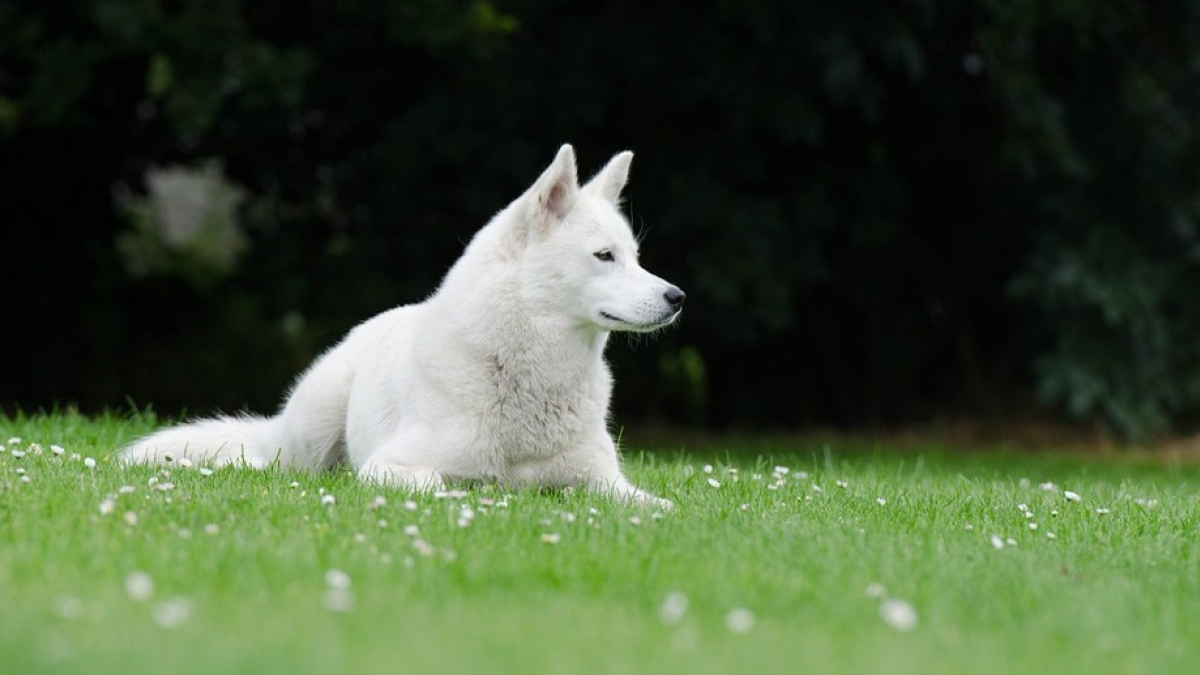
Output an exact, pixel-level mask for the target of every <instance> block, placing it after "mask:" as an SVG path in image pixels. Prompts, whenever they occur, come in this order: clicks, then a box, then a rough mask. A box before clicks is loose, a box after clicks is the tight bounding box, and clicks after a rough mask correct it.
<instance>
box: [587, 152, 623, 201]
mask: <svg viewBox="0 0 1200 675" xmlns="http://www.w3.org/2000/svg"><path fill="white" fill-rule="evenodd" d="M632 161H633V153H632V152H630V151H628V150H626V151H625V152H618V153H617V154H615V155H613V158H612V159H610V160H608V164H605V165H604V168H603V169H600V172H599V173H597V174H596V175H595V177H593V178H592V179H591V180H590V181H588V184H587V185H585V186H583V190H584V192H586V193H587V194H589V195H592V196H594V197H601V198H603V199H606V200H608V201H609V202H610V203H612V205H613V206H617V207H619V206H620V205H621V190H624V189H625V183H626V182H628V181H629V164H630V162H632Z"/></svg>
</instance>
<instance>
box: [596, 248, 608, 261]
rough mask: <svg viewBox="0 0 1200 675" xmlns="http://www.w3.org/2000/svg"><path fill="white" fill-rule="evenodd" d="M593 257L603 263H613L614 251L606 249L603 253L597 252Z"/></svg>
mask: <svg viewBox="0 0 1200 675" xmlns="http://www.w3.org/2000/svg"><path fill="white" fill-rule="evenodd" d="M592 255H594V256H596V260H599V261H601V262H612V261H613V254H612V251H610V250H608V249H604V250H603V251H596V252H595V253H593V254H592Z"/></svg>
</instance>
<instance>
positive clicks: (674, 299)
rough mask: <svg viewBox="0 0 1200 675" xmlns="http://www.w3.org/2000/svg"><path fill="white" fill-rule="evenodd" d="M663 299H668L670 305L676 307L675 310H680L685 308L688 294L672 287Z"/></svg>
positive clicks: (664, 294)
mask: <svg viewBox="0 0 1200 675" xmlns="http://www.w3.org/2000/svg"><path fill="white" fill-rule="evenodd" d="M663 297H664V298H666V300H667V304H668V305H670V306H671V307H674V308H675V309H679V308H680V307H682V306H683V301H684V299H685V298H687V293H684V292H683V291H681V290H679V289H678V288H676V287H674V286H672V287H670V288H668V289H667V292H666V293H663Z"/></svg>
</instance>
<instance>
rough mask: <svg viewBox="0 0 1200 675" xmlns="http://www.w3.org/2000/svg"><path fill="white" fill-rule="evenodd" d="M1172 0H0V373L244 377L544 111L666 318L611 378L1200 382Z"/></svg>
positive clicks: (469, 206) (1162, 422)
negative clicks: (1, 301) (595, 185)
mask: <svg viewBox="0 0 1200 675" xmlns="http://www.w3.org/2000/svg"><path fill="white" fill-rule="evenodd" d="M1198 122H1200V3H1197V2H1183V1H1170V0H1168V1H1164V2H1155V3H1145V2H1138V1H1136V0H1117V1H1114V2H1104V3H1092V2H1074V1H1068V2H1054V3H1046V2H1036V1H1034V0H971V1H957V0H956V1H950V0H907V1H903V0H902V1H897V2H889V3H880V2H860V1H857V0H851V1H850V2H843V3H798V2H791V1H788V0H756V1H754V2H745V1H737V2H734V1H732V0H716V1H714V2H709V3H700V4H697V3H687V2H661V3H644V2H634V1H632V0H615V1H609V2H592V3H586V4H582V3H560V2H548V1H546V0H518V1H513V2H499V1H496V2H490V1H486V0H475V1H472V2H448V1H438V0H369V1H368V0H336V1H334V0H308V1H306V2H279V1H277V0H255V1H253V2H251V1H249V0H60V1H58V2H53V3H46V2H41V1H38V0H6V1H5V2H4V3H0V162H2V166H3V167H4V169H5V173H6V174H7V175H6V177H5V179H4V180H3V182H2V183H0V195H2V196H3V201H4V204H5V208H4V211H3V213H2V215H0V221H2V222H3V232H4V235H3V236H4V239H5V241H6V245H5V246H4V256H3V257H4V269H5V271H6V274H5V277H6V279H7V284H6V286H7V288H9V292H8V293H7V294H6V304H7V306H8V307H9V311H8V312H7V319H5V320H4V321H3V323H4V324H5V325H3V326H2V327H0V336H2V337H0V340H3V343H2V344H3V348H2V350H0V407H4V408H6V409H13V408H18V407H20V408H25V409H30V408H36V407H47V406H52V405H55V404H65V403H77V404H79V405H80V406H82V407H84V408H86V409H94V408H103V407H121V406H124V405H126V402H127V401H132V402H133V403H134V404H136V405H145V404H153V405H154V406H155V407H156V408H157V409H159V410H160V411H165V412H177V411H179V410H181V409H183V408H186V409H187V410H189V411H190V412H193V413H197V412H207V411H209V410H211V409H213V408H224V409H234V408H239V407H242V406H249V407H251V408H254V409H258V410H266V409H270V408H272V407H273V406H274V405H275V404H276V403H277V402H278V400H279V397H280V393H281V392H282V391H283V390H284V388H285V387H286V385H287V383H288V381H289V380H290V379H291V378H292V377H293V376H294V375H295V374H296V373H297V372H299V371H300V370H301V369H303V368H304V367H305V366H306V365H307V364H308V363H309V362H310V360H311V359H312V358H313V357H314V356H315V355H316V354H318V353H320V351H321V350H322V349H324V348H326V347H328V346H329V345H331V344H332V343H334V342H335V341H336V340H337V339H338V338H340V336H341V335H342V334H343V333H344V332H345V331H346V330H347V329H348V328H349V327H351V326H352V325H353V324H354V323H356V322H357V321H359V320H362V319H363V318H366V317H367V316H369V315H371V314H373V313H376V312H378V311H381V310H383V309H386V308H388V307H390V306H394V305H396V304H400V303H405V302H412V301H417V300H420V299H422V298H423V297H425V296H427V295H428V294H429V293H430V292H431V291H432V289H433V288H434V287H435V286H436V284H437V282H438V279H439V278H440V276H441V275H442V273H444V271H445V270H446V269H447V268H448V266H449V265H450V264H451V263H452V262H453V260H454V259H455V257H456V256H457V254H458V252H459V251H460V250H461V248H462V244H463V242H465V241H466V240H467V239H468V238H469V237H470V236H471V235H472V233H473V232H474V231H475V230H476V229H477V228H478V227H479V226H481V225H482V224H483V223H484V222H485V221H486V220H487V219H488V218H489V217H490V216H491V215H492V214H493V213H495V212H496V211H498V210H499V209H500V208H501V207H503V206H504V205H505V204H506V203H507V202H508V201H510V200H511V199H512V198H514V197H515V196H516V195H517V194H519V193H520V192H521V191H522V190H523V189H524V188H525V187H526V186H527V185H528V184H529V183H530V182H531V181H532V179H533V178H534V177H536V175H537V173H538V172H539V171H540V170H541V169H542V168H543V167H544V165H545V164H546V163H548V162H549V160H550V158H551V157H552V156H553V152H554V150H555V149H556V148H557V146H558V145H559V144H560V143H562V142H571V143H573V144H574V145H575V146H576V149H577V151H578V153H579V155H580V158H581V162H582V166H581V170H582V171H583V172H584V173H585V174H586V173H588V172H590V171H592V170H595V169H597V168H598V167H599V166H601V164H602V162H603V161H604V160H606V159H607V158H608V157H609V156H610V155H611V154H612V153H614V152H616V151H618V150H622V149H626V148H629V149H633V150H635V151H636V152H637V159H636V160H635V163H634V172H633V176H632V180H631V184H630V188H629V190H628V192H627V199H628V202H627V203H628V207H629V209H628V210H629V215H630V217H631V221H632V222H633V223H634V225H635V227H636V228H638V229H639V230H641V231H643V232H644V233H646V235H647V236H646V242H645V245H644V254H643V255H644V258H645V262H646V264H647V266H648V267H649V268H651V269H653V270H654V271H656V272H658V273H660V274H661V275H662V276H664V277H666V278H669V279H671V280H672V281H675V282H676V283H678V284H679V285H681V286H683V287H684V288H685V289H686V290H687V291H688V293H689V296H690V300H689V304H688V310H687V311H686V312H685V318H684V320H683V322H682V324H681V325H679V326H678V327H677V328H676V329H674V330H672V331H670V332H667V333H664V334H662V335H661V336H658V337H656V338H654V339H652V340H649V341H643V342H640V343H635V344H634V348H633V349H629V348H627V347H626V346H624V345H623V344H622V343H623V342H624V341H622V340H619V339H618V340H617V341H616V343H615V344H614V345H613V346H612V347H611V348H610V356H611V358H612V360H613V361H614V367H615V370H616V373H617V379H618V382H620V383H621V384H620V386H618V388H617V400H616V403H617V407H618V413H619V414H620V415H621V416H623V418H627V419H631V420H637V419H640V420H649V419H656V420H664V421H668V422H671V423H675V424H688V425H696V426H710V427H716V426H722V425H757V426H776V427H779V426H785V427H786V426H798V425H807V424H848V425H849V424H876V423H887V422H896V421H904V420H912V419H921V418H926V417H928V416H930V415H939V414H984V415H1008V414H1026V413H1028V412H1029V411H1030V410H1035V411H1036V410H1042V409H1043V408H1041V407H1040V406H1049V408H1048V409H1050V410H1055V411H1059V412H1061V413H1063V414H1066V415H1070V416H1074V417H1077V418H1084V419H1090V420H1101V421H1104V422H1105V423H1107V424H1108V425H1110V426H1111V427H1112V428H1114V429H1116V430H1118V431H1121V432H1124V433H1127V434H1131V435H1135V436H1147V435H1151V434H1154V433H1159V432H1163V431H1167V430H1171V429H1181V428H1184V427H1187V426H1189V425H1190V424H1192V423H1193V422H1194V421H1195V419H1196V417H1197V415H1196V412H1197V410H1200V340H1198V339H1197V337H1198V330H1200V265H1198V260H1200V180H1198V179H1200V137H1198V133H1197V124H1198Z"/></svg>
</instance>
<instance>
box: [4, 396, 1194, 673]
mask: <svg viewBox="0 0 1200 675" xmlns="http://www.w3.org/2000/svg"><path fill="white" fill-rule="evenodd" d="M149 425H150V422H149V421H148V420H144V419H143V420H129V419H124V418H120V417H105V418H100V419H88V418H83V417H80V416H77V415H72V414H61V415H39V416H16V417H13V416H8V417H0V444H2V443H4V442H5V441H6V440H7V439H8V438H9V437H10V436H15V437H20V438H21V439H22V440H21V441H20V442H16V443H10V444H8V445H7V449H5V450H4V452H3V453H2V455H0V608H2V609H0V653H2V654H3V655H4V657H3V663H4V665H3V668H0V670H3V672H11V673H39V672H55V673H71V672H79V673H108V672H120V673H133V672H162V673H167V672H169V673H276V672H278V673H374V672H378V673H385V672H386V673H417V672H431V671H437V672H455V673H457V672H514V673H517V672H520V673H534V672H537V673H541V672H551V673H635V672H645V673H667V672H670V673H676V672H678V673H729V672H819V673H865V672H895V673H905V672H908V673H964V672H971V673H991V672H995V673H1012V672H1017V673H1024V672H1055V671H1060V672H1092V673H1108V672H1114V673H1128V672H1140V673H1171V672H1180V673H1183V672H1193V668H1194V664H1195V659H1196V657H1197V654H1200V555H1198V554H1200V529H1198V528H1197V525H1198V522H1200V502H1198V497H1197V495H1198V494H1200V484H1198V483H1200V481H1197V478H1196V474H1195V472H1194V471H1193V470H1192V469H1191V468H1188V467H1179V466H1175V467H1171V466H1161V465H1155V464H1152V463H1147V462H1137V461H1133V460H1118V461H1114V460H1107V461H1104V462H1089V461H1085V460H1082V459H1079V458H1070V457H1065V456H1062V455H1029V454H1027V455H1015V454H1011V453H1007V454H1005V453H999V454H988V453H973V454H970V455H966V456H954V455H952V454H947V453H945V452H943V451H941V450H937V451H930V452H926V453H913V452H904V453H895V452H888V451H887V449H882V448H869V447H868V448H853V447H830V448H826V447H822V446H819V445H813V446H806V445H805V444H804V443H803V442H792V443H791V444H784V443H783V442H776V443H774V444H772V443H770V442H766V443H764V442H762V441H759V442H757V444H756V445H755V446H754V450H753V451H754V452H756V453H760V454H761V457H760V458H758V459H754V458H751V459H739V458H740V457H742V456H743V455H742V454H741V451H742V450H743V449H744V448H742V447H740V446H727V447H722V446H720V445H717V446H713V447H711V448H708V449H707V450H716V451H717V453H718V454H716V455H712V454H709V455H707V456H706V455H698V456H694V457H689V456H686V455H683V454H680V453H679V452H678V451H677V450H674V449H670V450H668V451H665V452H661V453H658V454H646V455H638V454H632V455H631V456H630V457H629V458H628V469H629V473H630V474H631V476H632V477H633V478H634V480H635V482H637V483H638V484H640V485H642V486H644V487H646V488H647V489H650V490H651V491H654V492H656V493H658V494H661V495H663V496H667V497H669V498H671V499H673V500H675V502H676V504H677V508H676V509H675V511H673V512H671V513H666V514H659V513H656V512H654V511H644V510H639V509H636V508H630V507H626V506H623V505H620V504H616V503H613V502H610V501H606V500H604V499H601V498H597V497H595V496H593V495H588V494H583V493H579V494H565V495H564V494H562V493H538V492H533V491H517V492H506V491H503V490H499V489H497V488H494V487H486V486H485V487H478V488H473V489H471V490H470V491H469V492H468V493H467V494H466V495H465V496H461V497H442V498H438V497H436V496H434V495H415V496H410V495H405V494H403V493H400V492H397V491H392V490H386V489H381V488H379V487H374V486H369V485H362V484H360V483H358V482H357V481H356V480H355V479H354V478H353V477H352V476H350V475H348V474H347V473H346V472H336V473H329V474H320V475H308V474H302V473H289V472H282V471H266V472H251V471H238V470H220V471H216V472H214V473H212V474H211V475H204V474H203V473H201V472H200V471H199V470H198V468H196V467H192V468H180V467H176V468H174V469H171V470H170V471H169V475H168V474H167V473H163V472H162V471H161V470H160V469H157V468H150V467H135V468H122V467H120V466H118V465H116V464H115V463H114V462H113V459H112V451H113V448H114V447H116V446H118V445H119V444H120V443H123V442H125V441H127V440H129V439H131V438H132V437H133V436H135V435H137V434H140V433H142V432H144V431H146V430H147V429H148V428H149ZM630 441H631V439H629V438H628V437H627V438H626V442H630ZM31 444H38V445H39V446H40V448H41V449H40V451H39V450H38V448H37V447H32V446H31ZM52 445H58V446H61V447H62V448H63V449H64V451H63V454H62V455H56V454H55V453H54V452H53V451H52V449H51V446H52ZM746 447H750V444H749V443H747V444H746ZM13 450H17V451H19V452H24V453H25V455H24V456H23V457H16V456H14V455H13V452H12V451H13ZM87 457H91V458H94V460H95V466H94V467H93V468H88V467H87V466H86V465H85V462H84V459H85V458H87ZM705 464H712V465H713V467H714V468H713V470H712V473H711V474H708V473H706V472H705V470H704V466H705ZM777 465H779V466H786V467H788V468H789V469H790V472H789V473H788V474H787V475H786V477H783V478H777V477H776V474H775V471H774V467H775V466H777ZM731 469H736V470H737V480H736V481H735V480H734V475H733V474H732V473H731ZM21 471H23V473H21ZM24 479H28V482H25V480H24ZM710 479H712V480H716V481H718V482H719V483H720V487H712V486H711V485H710V484H709V480H710ZM1047 481H1050V482H1053V483H1054V484H1055V486H1056V487H1055V488H1054V489H1052V490H1046V489H1042V488H1041V487H1040V486H1039V484H1041V483H1043V482H1047ZM152 483H153V484H152ZM167 484H170V485H171V486H172V487H171V488H170V489H163V488H165V487H166V485H167ZM123 486H128V487H129V488H132V491H128V490H127V491H126V492H122V490H121V488H122V487H123ZM773 486H774V487H773ZM818 488H819V489H818ZM1064 490H1071V491H1073V492H1076V493H1078V494H1079V495H1080V497H1081V498H1080V500H1079V501H1070V500H1068V499H1067V498H1066V497H1065V496H1064ZM326 495H330V496H332V497H333V498H334V499H335V500H336V503H334V504H324V503H322V501H323V497H324V496H326ZM379 496H382V497H384V500H385V502H386V503H383V504H380V503H378V502H377V497H379ZM106 500H111V501H108V502H107V504H108V505H106V506H103V507H102V505H104V504H106ZM880 500H882V503H881V502H880ZM406 501H408V502H409V503H408V504H407V505H406ZM1022 504H1024V505H1025V507H1024V508H1025V509H1027V510H1028V512H1030V513H1031V514H1032V518H1029V517H1026V515H1025V511H1024V510H1022V507H1021V505H1022ZM110 506H111V508H110ZM102 508H103V510H105V511H111V512H108V513H103V512H102ZM464 508H467V509H469V510H470V513H469V514H467V515H468V516H473V517H468V518H467V522H466V523H465V524H466V527H462V526H461V525H462V523H460V520H461V519H463V517H464ZM1098 509H1107V513H1100V512H1098V511H1097V510H1098ZM1055 513H1057V515H1055ZM128 514H136V522H134V516H132V515H128ZM1030 523H1037V529H1036V530H1032V529H1030V527H1029V524H1030ZM411 526H415V527H416V528H417V529H416V534H413V533H412V530H411ZM406 528H407V529H408V531H406ZM1051 533H1053V534H1054V535H1055V538H1051V537H1050V536H1049V535H1050V534H1051ZM993 536H996V537H999V539H1000V543H1001V544H1002V548H997V547H996V546H995V545H993ZM1008 539H1011V540H1012V541H1013V542H1014V543H1013V544H1009V543H1005V541H1004V540H1008ZM331 570H337V571H340V572H342V573H344V575H345V576H346V577H348V579H349V585H348V588H345V589H341V590H339V589H338V588H337V586H338V585H339V584H338V581H339V578H338V574H337V572H334V573H333V574H330V571H331ZM139 573H140V574H141V575H145V577H148V578H149V579H150V580H152V583H153V591H152V593H150V594H149V597H144V598H140V597H135V596H140V595H144V593H141V594H139V593H138V592H137V589H136V588H135V589H134V593H133V594H132V595H131V593H130V591H129V589H128V588H127V586H129V585H136V584H135V583H134V582H135V581H136V578H137V577H138V574H139ZM331 582H332V586H331ZM144 590H145V589H143V591H144ZM869 591H870V592H869ZM671 594H682V595H676V596H674V597H675V598H680V597H684V598H686V605H687V606H686V610H685V611H683V612H682V614H681V615H680V616H678V617H666V618H665V619H664V617H663V615H662V613H663V605H664V601H665V600H666V599H667V598H668V596H670V595H671ZM887 599H898V600H902V601H903V602H905V603H907V604H908V605H909V606H911V607H912V608H913V609H914V610H915V613H916V616H917V623H916V625H915V627H912V628H911V630H902V629H901V628H902V627H895V626H892V625H889V623H887V622H886V621H884V619H883V618H882V616H881V612H880V610H881V605H882V603H883V602H884V601H885V600H887ZM739 609H743V610H747V611H748V612H749V616H752V617H753V622H752V623H753V625H752V626H750V627H749V629H748V630H745V631H744V632H736V631H733V630H731V629H730V627H729V626H728V620H729V617H730V614H731V612H734V611H735V610H739ZM742 616H746V614H745V613H744V612H743V613H742Z"/></svg>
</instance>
